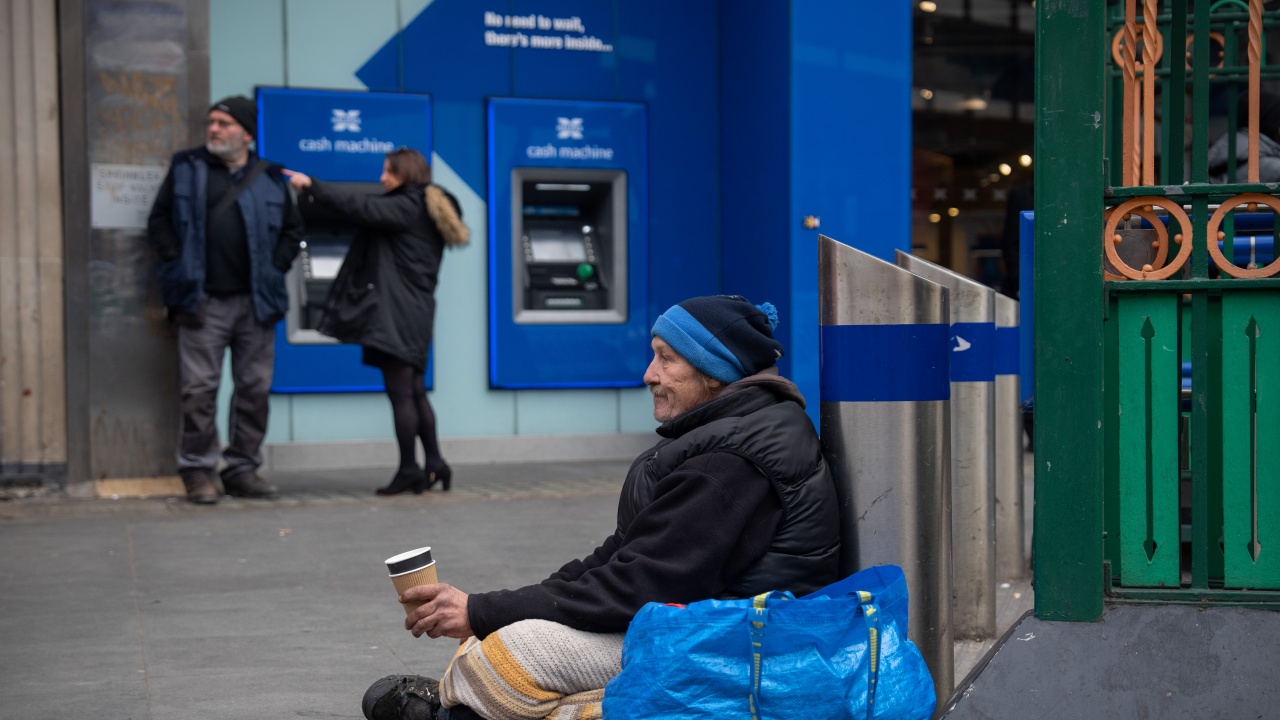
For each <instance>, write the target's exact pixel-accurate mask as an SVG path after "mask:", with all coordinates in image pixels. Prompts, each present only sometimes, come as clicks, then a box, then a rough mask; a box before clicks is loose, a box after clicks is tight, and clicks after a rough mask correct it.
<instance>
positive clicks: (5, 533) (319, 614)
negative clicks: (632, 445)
mask: <svg viewBox="0 0 1280 720" xmlns="http://www.w3.org/2000/svg"><path fill="white" fill-rule="evenodd" d="M628 465H629V463H618V462H595V463H572V464H542V465H533V464H531V465H485V466H470V467H468V466H457V467H455V469H454V480H453V490H452V491H451V492H449V493H444V492H440V491H439V490H438V489H437V490H433V491H431V492H428V493H426V494H424V495H421V496H413V495H409V496H400V497H393V498H380V497H376V496H375V495H374V494H373V492H372V491H373V488H374V487H377V486H379V485H382V484H385V483H386V482H387V481H388V480H389V479H390V477H391V474H392V472H391V470H389V469H381V470H361V471H342V472H327V473H305V474H288V475H286V474H283V473H277V474H274V475H272V476H271V477H270V478H269V480H270V481H271V482H273V483H274V484H276V485H278V486H279V487H280V488H281V491H282V493H283V496H282V497H281V498H280V499H279V500H272V501H247V500H224V501H223V502H221V503H219V504H218V505H216V506H213V507H198V506H194V505H190V504H188V503H186V502H185V501H182V500H177V499H121V500H102V499H86V500H77V499H70V498H65V497H61V498H59V497H42V498H30V499H24V500H11V501H8V502H2V503H0V547H3V548H4V552H3V553H0V578H2V579H0V718H23V719H24V720H28V719H37V718H72V717H89V718H95V719H97V718H103V719H107V718H110V719H121V720H124V719H132V720H142V719H146V720H152V719H156V720H159V719H161V718H210V719H212V718H236V719H238V720H240V719H244V718H257V717H271V718H290V717H302V718H362V717H363V715H362V714H361V711H360V699H361V697H362V696H363V694H364V691H365V689H366V688H367V687H368V686H369V684H370V683H372V682H373V681H374V680H376V679H378V678H380V677H382V676H384V675H388V674H392V673H415V674H424V675H435V676H438V675H439V673H440V672H441V671H442V670H443V669H444V668H445V666H446V665H447V663H448V660H449V658H450V657H451V656H452V654H453V651H454V649H456V647H457V641H454V640H448V639H438V640H432V639H430V638H426V637H423V638H421V639H415V638H414V637H413V636H412V635H410V634H409V633H408V632H406V631H405V630H404V627H403V622H404V613H403V611H402V609H401V607H400V605H399V603H398V602H396V597H395V591H394V588H393V586H392V584H391V581H390V579H389V578H388V577H387V571H386V567H385V566H384V565H383V560H384V559H386V558H388V557H390V556H392V555H395V554H397V553H399V552H401V551H403V550H408V549H412V548H416V547H420V546H423V545H430V546H432V548H433V554H434V556H435V558H436V561H437V563H438V566H439V574H440V577H441V580H442V581H445V582H450V583H452V584H455V585H456V586H458V587H460V588H462V589H464V590H492V589H498V588H503V587H517V586H520V585H524V584H528V583H532V582H537V581H539V580H541V579H542V578H544V577H546V576H547V575H548V574H550V573H551V572H553V571H554V570H556V569H557V568H559V567H560V565H562V564H563V563H564V562H566V561H567V560H569V559H571V558H574V557H581V556H585V555H587V554H588V553H590V552H591V551H592V550H594V549H595V547H596V545H597V544H598V543H599V541H601V540H603V539H604V538H605V537H606V536H607V535H608V534H609V533H610V532H612V530H613V528H614V526H615V511H616V501H617V493H618V490H619V488H620V487H621V486H622V478H623V476H624V475H625V473H626V470H627V467H628Z"/></svg>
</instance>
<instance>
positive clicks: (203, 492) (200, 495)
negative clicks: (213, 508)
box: [182, 470, 218, 505]
mask: <svg viewBox="0 0 1280 720" xmlns="http://www.w3.org/2000/svg"><path fill="white" fill-rule="evenodd" d="M182 484H183V485H184V486H186V488H187V500H188V501H189V502H193V503H195V504H196V505H213V504H215V503H217V502H218V486H217V485H214V484H213V476H212V475H210V474H209V473H208V472H205V471H204V470H192V471H189V472H185V473H183V474H182Z"/></svg>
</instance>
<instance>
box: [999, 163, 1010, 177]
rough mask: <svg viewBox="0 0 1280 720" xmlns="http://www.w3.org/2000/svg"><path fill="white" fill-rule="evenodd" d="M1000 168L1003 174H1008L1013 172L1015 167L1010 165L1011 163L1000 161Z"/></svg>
mask: <svg viewBox="0 0 1280 720" xmlns="http://www.w3.org/2000/svg"><path fill="white" fill-rule="evenodd" d="M999 169H1000V174H1001V175H1008V174H1009V173H1011V172H1013V168H1011V167H1009V163H1000V165H999Z"/></svg>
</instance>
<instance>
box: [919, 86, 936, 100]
mask: <svg viewBox="0 0 1280 720" xmlns="http://www.w3.org/2000/svg"><path fill="white" fill-rule="evenodd" d="M920 97H922V98H924V99H925V100H932V99H933V91H932V90H930V89H929V88H920Z"/></svg>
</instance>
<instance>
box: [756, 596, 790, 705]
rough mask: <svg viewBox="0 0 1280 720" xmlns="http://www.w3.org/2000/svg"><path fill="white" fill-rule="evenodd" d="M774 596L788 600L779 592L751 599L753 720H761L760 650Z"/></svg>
mask: <svg viewBox="0 0 1280 720" xmlns="http://www.w3.org/2000/svg"><path fill="white" fill-rule="evenodd" d="M774 595H780V596H782V598H783V599H784V600H785V599H788V598H787V596H786V595H784V594H783V593H781V592H779V591H777V590H770V591H769V592H765V593H760V594H759V595H756V596H755V597H754V598H752V599H751V611H752V612H751V622H750V623H749V624H748V630H747V632H748V634H749V635H750V638H751V695H750V696H748V697H747V703H748V707H749V708H750V709H751V720H760V650H761V647H763V645H764V626H765V624H766V623H767V622H768V621H769V599H770V598H771V597H773V596H774Z"/></svg>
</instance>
